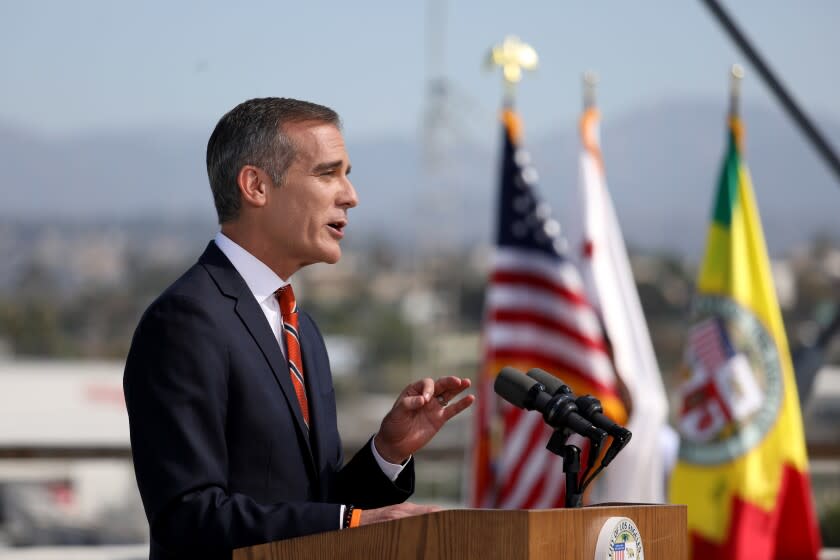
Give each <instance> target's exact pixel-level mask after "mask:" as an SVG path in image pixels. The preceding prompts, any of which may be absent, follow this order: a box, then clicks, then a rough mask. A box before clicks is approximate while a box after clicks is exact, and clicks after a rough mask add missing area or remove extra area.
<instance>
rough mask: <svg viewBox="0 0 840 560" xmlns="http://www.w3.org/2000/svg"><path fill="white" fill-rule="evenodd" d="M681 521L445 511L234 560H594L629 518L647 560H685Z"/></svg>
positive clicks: (655, 516) (623, 507) (619, 513)
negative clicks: (603, 541)
mask: <svg viewBox="0 0 840 560" xmlns="http://www.w3.org/2000/svg"><path fill="white" fill-rule="evenodd" d="M686 515H687V509H686V506H673V505H630V504H614V505H602V506H591V507H585V508H578V509H548V510H515V511H507V510H488V509H461V510H447V511H440V512H437V513H431V514H427V515H420V516H417V517H407V518H405V519H400V520H397V521H389V522H386V523H377V524H374V525H366V526H364V527H358V528H355V529H347V530H344V531H330V532H328V533H320V534H317V535H310V536H307V537H300V538H297V539H288V540H284V541H276V542H273V543H268V544H262V545H257V546H252V547H248V548H240V549H238V550H236V551H234V554H233V558H234V560H281V559H282V560H288V559H298V558H330V559H347V560H359V559H360V558H376V559H379V558H383V559H385V558H397V559H401V558H412V559H417V560H419V559H430V560H431V559H451V560H468V559H470V560H471V559H477V560H491V559H495V558H502V559H505V560H514V559H523V560H524V559H526V558H527V559H529V560H549V559H551V560H563V559H570V560H571V559H574V560H589V559H592V558H595V546H596V541H597V539H598V533H599V532H600V530H601V527H602V526H603V525H604V522H605V521H607V519H609V518H610V517H628V518H630V519H631V520H633V522H634V523H635V524H636V527H638V529H639V534H640V535H641V537H642V546H643V549H644V553H645V558H646V559H647V560H654V559H658V558H666V559H669V560H685V559H687V558H688V547H687V536H686V535H687V525H686V523H687V522H686ZM605 558H606V556H605ZM599 560H600V559H599Z"/></svg>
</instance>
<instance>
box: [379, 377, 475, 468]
mask: <svg viewBox="0 0 840 560" xmlns="http://www.w3.org/2000/svg"><path fill="white" fill-rule="evenodd" d="M469 386H470V380H469V379H461V378H460V377H451V376H450V377H441V378H440V379H438V380H437V381H433V380H432V379H430V378H426V379H421V380H420V381H415V382H414V383H412V384H411V385H409V386H408V387H406V388H405V389H404V390H403V392H402V393H400V396H399V397H397V401H396V402H395V403H394V406H393V407H392V408H391V411H390V412H388V414H386V415H385V418H384V419H383V420H382V425H381V426H380V428H379V432H378V433H377V434H376V437H375V438H374V440H373V442H374V445H376V450H377V451H378V452H379V454H380V455H381V456H382V458H383V459H385V460H386V461H388V462H390V463H402V462H403V461H405V460H406V459H407V458H408V457H409V456H410V455H411V454H412V453H414V452H416V451H417V450H418V449H420V448H422V447H423V446H424V445H426V444H427V443H429V440H431V439H432V438H433V437H434V435H435V434H436V433H438V430H440V429H441V427H442V426H443V425H444V424H445V423H446V422H447V421H448V420H449V419H450V418H452V417H453V416H455V415H456V414H458V413H459V412H461V411H462V410H464V409H466V408H467V407H468V406H470V405H471V404H472V403H473V402H475V397H474V396H473V395H467V396H466V397H464V398H462V399H460V400H459V401H457V402H454V403H452V404H449V401H451V400H452V399H453V398H455V397H456V396H457V395H458V394H459V393H461V392H462V391H463V390H464V389H466V388H468V387H469Z"/></svg>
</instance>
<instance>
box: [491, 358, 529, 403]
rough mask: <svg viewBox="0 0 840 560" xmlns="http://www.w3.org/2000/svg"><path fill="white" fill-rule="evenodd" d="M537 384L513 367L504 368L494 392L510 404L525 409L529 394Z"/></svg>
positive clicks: (497, 379)
mask: <svg viewBox="0 0 840 560" xmlns="http://www.w3.org/2000/svg"><path fill="white" fill-rule="evenodd" d="M536 384H537V382H536V381H534V380H533V379H531V378H529V377H528V376H526V375H525V374H524V373H522V372H521V371H519V370H517V369H514V368H512V367H504V368H502V370H501V371H500V372H499V375H497V376H496V381H495V383H493V390H494V391H496V394H497V395H499V396H500V397H502V398H503V399H505V400H506V401H508V402H509V403H510V404H512V405H514V406H516V407H518V408H525V403H526V401H527V398H528V392H529V391H530V390H531V389H532V388H533V387H534V385H536Z"/></svg>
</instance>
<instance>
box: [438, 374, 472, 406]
mask: <svg viewBox="0 0 840 560" xmlns="http://www.w3.org/2000/svg"><path fill="white" fill-rule="evenodd" d="M470 385H471V383H470V380H469V379H466V378H464V379H462V378H460V377H452V376H450V377H441V378H440V379H438V380H437V381H436V382H435V397H437V399H438V402H439V403H440V404H441V406H446V405H447V403H449V401H451V400H452V399H454V398H455V397H457V396H458V395H459V394H460V393H461V392H462V391H464V390H465V389H467V388H469V386H470Z"/></svg>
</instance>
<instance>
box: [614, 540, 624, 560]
mask: <svg viewBox="0 0 840 560" xmlns="http://www.w3.org/2000/svg"><path fill="white" fill-rule="evenodd" d="M613 560H624V543H623V542H617V543H615V544H614V545H613Z"/></svg>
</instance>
